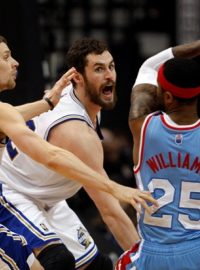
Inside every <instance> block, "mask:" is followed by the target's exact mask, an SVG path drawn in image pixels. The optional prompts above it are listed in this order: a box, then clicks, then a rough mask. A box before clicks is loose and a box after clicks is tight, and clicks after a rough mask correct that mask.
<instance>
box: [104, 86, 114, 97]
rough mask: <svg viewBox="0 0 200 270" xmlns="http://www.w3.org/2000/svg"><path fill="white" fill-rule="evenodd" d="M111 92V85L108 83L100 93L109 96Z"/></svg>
mask: <svg viewBox="0 0 200 270" xmlns="http://www.w3.org/2000/svg"><path fill="white" fill-rule="evenodd" d="M112 92H113V85H109V86H105V87H104V88H103V90H102V93H103V94H104V95H105V96H110V95H112Z"/></svg>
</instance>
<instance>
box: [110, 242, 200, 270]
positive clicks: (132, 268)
mask: <svg viewBox="0 0 200 270" xmlns="http://www.w3.org/2000/svg"><path fill="white" fill-rule="evenodd" d="M199 269H200V239H194V240H190V241H185V242H181V243H177V244H168V245H167V244H165V245H160V244H156V243H153V242H147V241H141V242H140V244H136V245H135V246H133V247H132V249H131V250H129V251H126V252H125V253H124V254H122V255H121V256H120V258H119V260H118V261H117V263H116V266H115V270H199Z"/></svg>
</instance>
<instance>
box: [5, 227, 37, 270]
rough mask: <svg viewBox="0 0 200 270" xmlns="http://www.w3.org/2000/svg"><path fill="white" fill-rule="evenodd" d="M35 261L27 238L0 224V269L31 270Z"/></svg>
mask: <svg viewBox="0 0 200 270" xmlns="http://www.w3.org/2000/svg"><path fill="white" fill-rule="evenodd" d="M34 259H35V257H34V255H33V253H32V250H31V249H30V248H29V247H28V245H27V242H26V240H25V238H24V237H23V236H21V235H18V234H16V233H14V232H12V231H10V230H9V229H8V228H6V227H5V226H3V225H1V224H0V269H1V270H22V269H23V270H29V269H30V267H31V265H32V263H33V262H34Z"/></svg>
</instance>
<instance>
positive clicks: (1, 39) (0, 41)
mask: <svg viewBox="0 0 200 270" xmlns="http://www.w3.org/2000/svg"><path fill="white" fill-rule="evenodd" d="M2 42H4V43H6V44H7V40H6V38H5V37H3V36H0V43H2Z"/></svg>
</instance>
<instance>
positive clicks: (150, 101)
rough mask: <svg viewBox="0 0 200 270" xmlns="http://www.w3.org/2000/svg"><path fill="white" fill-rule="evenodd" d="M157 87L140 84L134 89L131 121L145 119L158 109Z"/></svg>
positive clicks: (130, 113)
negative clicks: (144, 117)
mask: <svg viewBox="0 0 200 270" xmlns="http://www.w3.org/2000/svg"><path fill="white" fill-rule="evenodd" d="M156 88H157V87H156V86H155V85H152V84H147V83H145V84H138V85H136V86H134V87H133V88H132V92H131V107H130V112H129V121H130V120H134V119H137V118H140V117H143V116H145V115H147V114H149V113H151V112H153V111H156V110H157V109H158V106H159V105H158V101H157V93H156Z"/></svg>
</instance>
